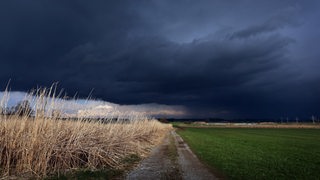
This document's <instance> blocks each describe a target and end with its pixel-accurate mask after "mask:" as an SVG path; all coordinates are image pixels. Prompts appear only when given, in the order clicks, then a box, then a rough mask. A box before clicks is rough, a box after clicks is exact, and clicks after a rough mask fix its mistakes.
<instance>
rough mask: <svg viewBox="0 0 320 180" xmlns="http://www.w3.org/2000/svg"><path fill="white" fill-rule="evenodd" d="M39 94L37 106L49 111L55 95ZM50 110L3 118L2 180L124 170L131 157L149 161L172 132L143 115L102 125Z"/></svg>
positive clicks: (0, 141)
mask: <svg viewBox="0 0 320 180" xmlns="http://www.w3.org/2000/svg"><path fill="white" fill-rule="evenodd" d="M44 91H45V92H44ZM39 92H40V93H37V98H36V99H37V100H36V104H35V105H34V107H44V106H42V105H41V104H39V103H41V102H45V104H46V108H48V109H49V108H50V104H51V102H49V103H48V101H47V100H50V101H52V97H51V98H50V99H49V98H48V97H50V93H51V92H50V91H48V89H45V90H42V91H39ZM39 94H40V96H39ZM39 99H40V100H39ZM37 103H38V104H37ZM46 111H47V110H45V109H41V108H39V109H36V111H35V114H34V115H32V116H30V115H28V114H24V115H22V116H21V113H17V114H14V115H5V114H3V115H0V177H8V176H11V175H22V176H30V175H32V176H38V177H45V176H47V175H50V174H53V173H64V172H66V171H70V170H72V169H79V168H84V169H92V170H95V169H100V168H110V167H111V168H118V167H120V166H121V161H122V159H123V158H125V157H126V156H128V155H131V154H137V155H140V156H141V155H142V156H143V155H144V154H145V153H146V152H148V151H149V150H150V148H151V147H152V146H153V145H155V144H156V143H158V142H159V141H160V140H161V138H162V137H163V135H164V134H166V132H167V131H169V130H170V129H171V128H172V127H171V126H170V125H168V124H162V123H160V122H158V121H156V120H152V119H148V118H146V117H141V116H137V117H139V119H137V118H135V117H132V118H131V119H127V120H119V119H118V120H114V119H112V120H107V122H106V121H103V122H102V121H98V120H92V119H91V120H89V119H85V118H78V119H76V120H75V119H74V118H73V119H65V118H61V117H59V118H58V117H56V116H46V115H45V114H46Z"/></svg>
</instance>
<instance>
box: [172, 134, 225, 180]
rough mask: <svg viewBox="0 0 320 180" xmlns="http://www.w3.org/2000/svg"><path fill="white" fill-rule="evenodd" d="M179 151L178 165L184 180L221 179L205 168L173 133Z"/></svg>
mask: <svg viewBox="0 0 320 180" xmlns="http://www.w3.org/2000/svg"><path fill="white" fill-rule="evenodd" d="M171 133H172V135H173V137H174V139H175V143H176V146H177V151H178V155H179V158H178V163H179V165H180V169H181V171H182V179H185V180H216V179H220V178H218V177H217V176H215V175H214V174H213V173H212V172H211V171H209V170H208V168H207V167H205V166H204V165H203V164H202V163H201V162H200V160H199V159H198V158H197V156H196V155H195V154H194V153H193V152H192V151H191V149H190V148H189V146H188V145H187V144H186V143H185V142H184V141H183V139H182V138H181V137H180V136H179V135H178V134H177V133H176V132H175V131H172V132H171Z"/></svg>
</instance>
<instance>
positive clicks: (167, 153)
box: [126, 131, 219, 180]
mask: <svg viewBox="0 0 320 180" xmlns="http://www.w3.org/2000/svg"><path fill="white" fill-rule="evenodd" d="M126 179H128V180H135V179H138V180H140V179H141V180H144V179H152V180H156V179H185V180H214V179H219V178H217V177H216V176H215V175H213V173H212V172H211V171H209V170H208V169H207V168H206V167H205V166H204V165H203V164H202V163H201V162H200V161H199V159H198V158H197V157H196V156H195V155H194V154H193V152H192V151H191V150H190V148H189V146H188V145H187V144H186V143H185V142H184V141H183V140H182V138H181V137H180V136H179V135H178V134H176V132H174V131H172V132H170V134H168V135H167V136H166V137H165V138H164V140H163V142H162V143H161V145H159V146H158V147H156V148H155V149H154V150H153V151H152V152H151V154H150V156H149V157H148V158H146V159H144V160H143V161H142V162H141V163H140V164H139V165H138V167H137V168H136V169H134V170H133V171H131V172H129V173H128V175H127V177H126Z"/></svg>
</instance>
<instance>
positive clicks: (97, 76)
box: [0, 0, 320, 118]
mask: <svg viewBox="0 0 320 180" xmlns="http://www.w3.org/2000/svg"><path fill="white" fill-rule="evenodd" d="M319 8H320V4H319V2H317V1H312V0H306V1H292V0H283V1H277V0H271V1H262V0H261V1H260V0H258V1H257V0H239V1H233V2H230V1H222V0H199V1H189V0H176V1H171V0H148V1H145V0H142V1H130V0H124V1H100V0H98V1H94V2H91V1H90V2H89V1H85V0H77V1H74V0H71V1H47V0H44V1H35V0H32V1H28V2H23V1H18V0H11V1H2V2H0V22H1V28H0V40H1V41H0V65H1V71H0V82H2V86H1V87H4V86H5V84H6V82H7V81H8V79H10V78H11V79H12V85H11V86H12V88H13V89H12V90H14V91H26V90H28V89H31V88H34V87H35V86H37V85H40V86H50V85H51V84H52V83H53V82H57V81H59V83H60V86H61V87H64V88H66V90H67V92H69V93H70V94H75V93H76V92H77V93H78V95H79V97H81V98H84V97H86V95H88V94H89V93H90V91H91V90H92V89H93V88H94V91H93V96H94V97H96V98H99V99H101V101H97V102H96V103H97V104H96V105H97V107H95V106H93V107H92V108H93V109H95V108H96V110H97V109H99V110H101V111H105V110H106V111H109V110H111V109H112V108H114V107H117V108H119V107H121V108H123V109H126V108H130V109H131V108H132V109H135V110H136V111H140V110H141V111H149V112H150V114H154V115H159V116H161V115H162V116H187V117H190V116H193V117H230V118H232V117H259V118H260V117H273V118H278V117H281V116H289V117H295V116H299V117H310V116H311V115H312V114H317V113H319V107H320V94H319V92H320V83H319V82H320V71H319V69H320V63H319V57H320V53H319V50H318V45H317V43H318V41H320V31H318V27H319V26H320V21H319V20H318V18H319V17H320V11H319ZM0 85H1V84H0ZM104 101H106V102H113V103H115V104H113V105H112V108H110V107H111V105H110V107H109V104H108V103H107V104H104V103H101V104H99V103H100V102H104ZM98 102H99V103H98ZM111 104H112V103H111ZM120 104H128V105H126V106H121V105H120ZM136 104H143V105H136ZM158 104H167V106H165V105H158ZM106 105H107V106H106ZM142 109H143V110H142ZM87 111H89V110H87ZM82 113H85V112H82Z"/></svg>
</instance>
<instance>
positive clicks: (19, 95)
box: [0, 91, 188, 118]
mask: <svg viewBox="0 0 320 180" xmlns="http://www.w3.org/2000/svg"><path fill="white" fill-rule="evenodd" d="M2 99H5V102H3V104H1V106H3V107H8V108H10V107H14V106H16V105H17V104H18V103H19V102H21V101H23V100H28V101H29V102H30V103H31V106H32V107H33V109H34V110H35V105H34V102H36V100H35V99H36V97H35V96H30V95H28V94H27V93H25V92H16V91H14V92H10V93H9V94H8V95H5V94H4V92H0V100H2ZM51 101H52V99H50V98H49V99H48V102H49V105H50V111H52V110H54V111H59V112H60V113H61V115H62V116H65V117H87V118H130V117H133V116H139V115H143V116H148V117H157V118H161V117H168V116H169V117H175V118H181V117H186V116H188V114H187V111H186V110H185V108H184V107H182V106H169V105H160V104H140V105H119V104H115V103H110V102H106V101H102V100H88V99H74V100H73V99H71V100H65V99H61V98H57V99H55V100H54V103H52V104H53V105H51V103H50V102H51ZM47 113H48V114H51V113H52V112H47Z"/></svg>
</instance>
